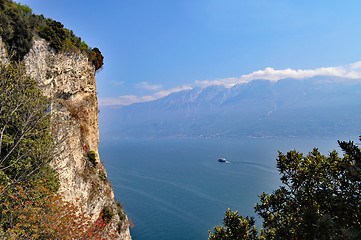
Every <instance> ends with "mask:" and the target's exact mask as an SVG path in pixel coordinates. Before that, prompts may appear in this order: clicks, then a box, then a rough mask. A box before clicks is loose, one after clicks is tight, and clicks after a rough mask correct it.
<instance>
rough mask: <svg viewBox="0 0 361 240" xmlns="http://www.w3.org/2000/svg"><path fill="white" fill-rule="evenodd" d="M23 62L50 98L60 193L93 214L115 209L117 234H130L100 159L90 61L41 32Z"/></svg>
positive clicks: (0, 52) (94, 215)
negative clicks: (59, 49)
mask: <svg viewBox="0 0 361 240" xmlns="http://www.w3.org/2000/svg"><path fill="white" fill-rule="evenodd" d="M0 43H1V42H0ZM1 49H3V48H1ZM2 57H3V55H2V51H0V58H2ZM24 62H25V65H26V71H27V73H28V74H29V75H30V77H32V78H33V79H35V80H36V81H37V82H38V84H39V86H40V87H41V88H42V89H43V91H44V94H45V95H46V96H48V97H50V98H51V99H52V104H51V112H52V118H53V123H54V124H53V129H54V133H55V137H56V140H55V141H56V146H57V147H56V152H55V158H54V161H53V162H52V165H53V167H54V168H55V169H56V170H57V171H58V173H59V178H60V189H59V191H60V193H61V194H62V196H63V197H64V199H65V200H67V201H73V202H74V201H75V200H76V199H80V203H81V205H82V206H83V209H84V210H85V211H86V213H88V214H90V215H92V217H93V219H94V220H95V219H96V218H97V217H98V216H99V214H100V212H101V211H102V209H104V207H107V208H109V209H111V211H112V212H113V213H115V215H114V216H113V218H112V225H111V226H112V227H117V226H120V236H119V239H127V240H128V239H131V237H130V233H129V223H128V219H127V217H126V215H125V214H124V212H123V211H122V210H121V209H120V210H119V209H118V206H117V204H116V202H115V198H114V192H113V189H112V187H111V185H110V183H109V182H108V180H107V177H106V176H107V173H106V171H105V169H104V167H103V165H102V163H101V162H100V159H99V154H98V143H99V130H98V101H97V90H96V83H95V68H94V66H93V65H92V64H90V63H89V61H88V58H87V57H86V56H85V55H83V54H81V53H76V52H72V53H56V52H55V51H54V50H53V49H52V48H50V47H49V46H48V44H47V43H46V41H45V40H43V39H40V38H35V39H34V41H33V47H32V48H31V50H30V52H29V53H28V54H27V55H26V56H25V58H24ZM118 212H119V213H120V214H117V213H118Z"/></svg>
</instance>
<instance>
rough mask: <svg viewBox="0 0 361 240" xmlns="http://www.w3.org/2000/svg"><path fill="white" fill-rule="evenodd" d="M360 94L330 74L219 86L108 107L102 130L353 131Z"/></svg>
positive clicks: (112, 133) (139, 133) (184, 133)
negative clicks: (118, 107) (120, 106)
mask: <svg viewBox="0 0 361 240" xmlns="http://www.w3.org/2000/svg"><path fill="white" fill-rule="evenodd" d="M360 94H361V81H359V80H349V79H342V78H330V77H328V78H327V77H313V78H308V79H302V80H299V79H297V80H296V79H283V80H279V81H277V82H271V81H268V80H253V81H251V82H249V83H242V84H238V85H235V86H233V87H232V88H225V87H224V86H220V85H214V86H210V87H206V88H194V89H191V90H184V91H181V92H177V93H173V94H170V95H168V96H166V97H164V98H161V99H158V100H155V101H152V102H146V103H136V104H132V105H129V106H126V107H123V108H120V109H109V108H104V107H103V108H102V109H101V111H102V112H101V123H102V127H103V129H102V131H103V132H104V135H103V136H104V137H241V136H249V137H265V136H336V135H339V134H340V133H342V134H343V135H344V134H351V135H352V134H355V131H357V128H358V127H359V126H360V124H361V118H360V117H361V108H360V107H361V104H360V103H359V102H358V101H357V99H358V97H359V96H360ZM110 116H112V117H110ZM108 127H109V128H108Z"/></svg>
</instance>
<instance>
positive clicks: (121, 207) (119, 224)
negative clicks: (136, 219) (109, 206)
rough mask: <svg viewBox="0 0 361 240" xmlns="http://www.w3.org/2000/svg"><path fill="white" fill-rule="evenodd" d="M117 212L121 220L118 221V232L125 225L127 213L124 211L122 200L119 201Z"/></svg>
mask: <svg viewBox="0 0 361 240" xmlns="http://www.w3.org/2000/svg"><path fill="white" fill-rule="evenodd" d="M117 214H118V216H119V220H120V221H119V222H118V233H120V232H121V229H122V227H123V221H124V219H125V214H124V211H123V206H122V204H121V203H120V202H118V201H117Z"/></svg>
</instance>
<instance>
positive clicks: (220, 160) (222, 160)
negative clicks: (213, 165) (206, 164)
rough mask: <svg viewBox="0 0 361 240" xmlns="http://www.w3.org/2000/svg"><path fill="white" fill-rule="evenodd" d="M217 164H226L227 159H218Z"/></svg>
mask: <svg viewBox="0 0 361 240" xmlns="http://www.w3.org/2000/svg"><path fill="white" fill-rule="evenodd" d="M218 162H227V159H225V158H219V159H218Z"/></svg>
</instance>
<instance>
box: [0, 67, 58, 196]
mask: <svg viewBox="0 0 361 240" xmlns="http://www.w3.org/2000/svg"><path fill="white" fill-rule="evenodd" d="M49 104H50V102H49V99H47V98H46V97H45V96H44V95H43V94H42V92H41V90H40V89H39V88H38V87H37V86H36V82H35V81H34V80H32V79H31V78H30V77H28V76H26V74H25V69H24V67H23V66H22V65H20V64H17V63H14V64H9V65H4V64H0V184H1V185H3V186H5V188H4V189H3V190H0V196H1V195H3V194H4V193H5V192H6V191H7V190H8V189H10V188H12V187H14V186H15V185H17V184H21V183H24V182H26V181H28V180H29V179H30V178H32V177H33V176H35V175H36V176H37V178H41V177H43V176H45V175H49V172H51V170H50V168H49V166H48V165H47V164H48V163H49V161H50V160H51V159H52V149H53V144H52V143H53V138H52V136H51V132H50V124H51V122H50V114H49V112H48V106H49ZM52 175H54V174H52ZM51 179H52V180H51V181H52V182H54V181H55V182H56V180H55V179H56V178H55V177H54V178H51ZM51 185H54V184H53V183H51ZM55 185H56V184H55ZM55 188H56V187H55Z"/></svg>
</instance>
